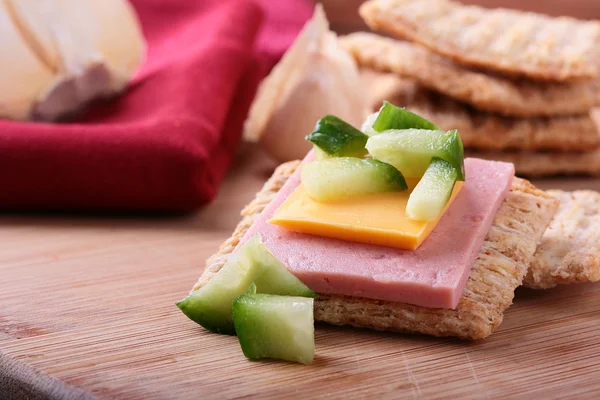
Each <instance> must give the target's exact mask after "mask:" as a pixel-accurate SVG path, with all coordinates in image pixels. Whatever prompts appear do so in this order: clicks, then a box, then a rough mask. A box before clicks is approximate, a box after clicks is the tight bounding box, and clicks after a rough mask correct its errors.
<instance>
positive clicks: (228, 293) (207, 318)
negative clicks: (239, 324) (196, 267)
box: [177, 234, 316, 335]
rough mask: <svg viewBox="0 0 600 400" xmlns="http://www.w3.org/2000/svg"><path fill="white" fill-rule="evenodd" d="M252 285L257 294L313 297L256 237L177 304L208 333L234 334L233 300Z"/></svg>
mask: <svg viewBox="0 0 600 400" xmlns="http://www.w3.org/2000/svg"><path fill="white" fill-rule="evenodd" d="M252 282H254V283H255V284H256V287H257V290H258V291H259V292H260V293H274V294H285V295H290V296H309V297H315V296H316V295H315V293H314V292H313V291H312V290H310V289H309V288H308V287H307V286H306V285H304V284H303V283H302V282H301V281H300V280H299V279H298V278H296V277H295V276H294V275H293V274H292V273H291V272H290V271H289V270H288V269H287V268H286V267H285V266H284V265H283V264H282V263H281V262H280V261H279V260H277V258H275V256H274V255H273V253H271V251H270V250H269V249H268V248H267V246H265V244H264V243H263V242H262V240H261V237H260V235H259V234H257V235H255V236H253V237H252V238H250V240H248V241H247V242H246V243H244V244H243V245H242V246H241V247H240V248H239V249H238V250H237V251H236V252H235V253H234V254H233V255H232V256H231V257H230V258H229V260H228V261H227V263H226V264H225V265H224V266H223V268H221V270H220V271H219V272H217V274H216V275H215V276H214V277H213V278H212V279H211V280H210V281H208V282H207V283H206V284H205V285H204V286H203V287H201V288H200V289H198V290H196V291H195V292H193V293H191V294H190V295H189V296H187V297H186V298H185V299H183V300H181V301H179V302H178V303H177V307H179V309H181V311H183V313H184V314H185V315H186V316H188V318H190V319H191V320H193V321H195V322H197V323H198V324H200V325H202V326H203V327H204V328H206V329H208V330H209V331H212V332H217V333H225V334H231V335H232V334H234V333H235V329H234V325H233V319H232V314H231V305H232V303H233V300H234V299H235V298H236V297H237V296H239V295H241V294H243V293H245V292H246V290H248V287H249V286H250V285H251V284H252Z"/></svg>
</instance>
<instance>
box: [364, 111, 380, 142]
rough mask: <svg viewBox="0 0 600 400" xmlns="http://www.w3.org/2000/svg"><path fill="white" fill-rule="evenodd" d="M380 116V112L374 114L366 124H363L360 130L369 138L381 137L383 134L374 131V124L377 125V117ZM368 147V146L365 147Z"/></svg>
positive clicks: (366, 120)
mask: <svg viewBox="0 0 600 400" xmlns="http://www.w3.org/2000/svg"><path fill="white" fill-rule="evenodd" d="M378 116H379V111H378V112H376V113H373V114H370V115H369V116H368V117H367V119H365V122H363V124H362V126H361V128H360V130H361V131H362V132H363V133H364V134H365V135H367V136H373V135H379V134H380V133H381V132H377V131H376V130H375V129H373V124H374V123H375V120H376V119H377V117H378ZM365 147H366V145H365Z"/></svg>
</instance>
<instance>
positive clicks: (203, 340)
mask: <svg viewBox="0 0 600 400" xmlns="http://www.w3.org/2000/svg"><path fill="white" fill-rule="evenodd" d="M273 167H274V164H273V163H272V162H270V161H268V160H267V159H266V158H265V156H264V154H261V153H260V152H257V151H256V150H255V149H249V150H248V149H247V150H246V151H245V152H244V153H242V154H241V155H240V157H239V161H238V165H237V166H236V168H235V169H234V170H233V171H232V173H231V174H230V176H229V177H228V179H227V181H226V184H225V186H224V188H223V190H222V192H221V194H220V196H219V198H218V199H217V201H216V202H215V203H213V204H212V205H211V206H210V207H208V208H207V209H205V210H204V211H202V212H200V213H199V214H197V215H193V216H187V217H148V216H146V217H143V216H140V217H120V218H119V217H106V216H104V217H102V216H96V217H90V216H79V217H78V216H57V215H53V216H44V215H38V216H31V215H30V216H18V215H12V216H11V215H5V216H0V349H1V350H2V352H4V355H0V399H4V398H10V396H11V393H14V392H8V388H7V387H8V383H7V382H9V381H10V382H11V385H12V389H11V390H15V385H16V386H20V387H21V389H20V390H23V391H24V392H21V393H25V391H26V393H28V396H29V398H35V395H36V393H37V395H38V396H41V397H40V398H47V397H49V396H54V397H56V398H69V397H68V396H69V395H71V398H83V397H85V394H86V393H87V394H88V395H95V396H97V397H98V398H106V399H112V398H123V399H171V398H172V399H187V398H195V399H211V398H239V397H244V398H245V397H250V398H282V397H285V398H303V399H310V398H316V397H325V398H332V399H338V398H339V399H341V398H344V399H345V398H358V399H360V398H363V399H372V398H390V399H402V398H407V399H412V398H448V399H455V398H459V397H460V398H463V397H468V398H527V397H534V396H535V397H536V398H544V399H551V398H557V399H558V398H566V397H576V396H577V397H579V398H598V396H600V346H598V345H597V344H598V342H599V341H600V284H598V285H575V286H570V287H562V288H558V289H556V290H551V291H542V292H535V291H528V290H519V291H517V298H516V300H515V305H514V306H513V307H512V308H510V310H509V311H508V312H507V314H506V318H505V321H504V324H503V325H502V326H501V328H500V329H499V330H498V331H497V332H496V333H495V334H494V335H492V336H491V337H490V338H489V339H487V340H484V341H480V342H475V343H469V342H461V341H458V340H453V339H436V338H429V337H421V336H403V335H396V334H389V333H378V332H370V331H366V330H359V329H352V328H339V327H328V326H317V329H316V347H317V356H316V359H315V363H314V364H313V365H311V366H302V365H295V364H288V363H281V362H251V361H248V360H246V359H245V358H244V356H243V355H242V352H241V350H240V348H239V345H238V343H237V339H236V338H235V337H230V336H219V335H215V334H209V333H207V332H206V331H204V330H203V329H202V328H201V327H199V326H197V325H196V324H194V323H193V322H191V321H189V320H188V319H187V318H186V317H185V316H184V315H183V314H182V313H181V312H179V310H178V309H177V308H176V307H175V305H174V303H175V301H177V300H179V299H180V298H182V297H183V296H184V295H185V294H186V293H187V291H188V290H189V288H190V287H191V286H192V284H193V283H194V282H195V280H196V278H197V277H198V276H199V274H200V272H201V268H202V266H203V260H204V259H205V258H206V257H207V256H208V255H210V254H211V253H212V252H214V251H215V250H216V249H217V247H218V246H219V244H220V243H221V242H222V241H223V240H224V239H225V238H226V237H228V236H229V234H230V232H231V230H232V229H233V227H234V226H235V224H236V223H237V221H238V213H239V210H240V209H241V207H242V206H243V205H244V204H245V203H247V202H248V201H249V200H250V199H251V198H252V197H253V195H254V192H256V191H257V190H258V189H259V188H260V186H261V185H262V183H263V182H264V180H265V179H266V178H267V177H268V176H269V175H270V173H271V172H272V169H273ZM538 183H539V184H540V186H542V187H558V186H561V187H578V188H583V187H589V188H596V189H598V188H599V187H600V183H599V182H598V181H596V180H578V181H573V180H571V181H568V182H566V181H564V182H563V181H544V182H538ZM14 360H18V361H19V363H17V364H15V362H14ZM39 373H42V374H43V375H40V374H39ZM45 374H49V375H52V376H54V377H55V378H56V379H49V378H47V377H45V376H44V375H45ZM81 390H83V391H81Z"/></svg>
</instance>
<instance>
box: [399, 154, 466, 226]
mask: <svg viewBox="0 0 600 400" xmlns="http://www.w3.org/2000/svg"><path fill="white" fill-rule="evenodd" d="M457 179H458V171H457V170H456V168H455V167H454V166H453V165H452V164H450V163H449V162H447V161H445V160H442V159H441V158H437V157H434V158H433V159H432V160H431V163H430V164H429V167H428V168H427V170H426V171H425V174H424V175H423V177H422V178H421V180H420V181H419V183H417V186H415V188H414V189H413V191H412V193H411V194H410V196H409V198H408V203H407V204H406V216H407V217H408V218H410V219H415V220H425V221H435V220H436V219H438V218H439V216H440V215H441V213H442V211H443V210H444V207H446V204H448V201H449V200H450V197H451V195H452V191H453V190H454V185H455V184H456V181H457Z"/></svg>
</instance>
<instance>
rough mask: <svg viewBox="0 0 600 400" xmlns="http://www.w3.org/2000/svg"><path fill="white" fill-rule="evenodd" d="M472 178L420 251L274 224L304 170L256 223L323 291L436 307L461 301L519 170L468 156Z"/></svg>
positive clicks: (254, 227) (270, 242) (299, 273)
mask: <svg viewBox="0 0 600 400" xmlns="http://www.w3.org/2000/svg"><path fill="white" fill-rule="evenodd" d="M465 170H466V176H467V180H466V182H465V185H464V187H463V189H462V190H461V192H460V194H459V195H458V197H457V198H456V199H455V200H454V203H453V204H452V205H451V206H450V208H449V209H448V211H447V212H446V214H445V215H444V216H443V217H442V219H441V220H440V222H439V223H438V225H437V227H436V228H435V229H434V231H433V232H432V233H431V234H430V235H429V237H427V239H425V241H424V242H423V244H422V245H421V246H420V247H419V248H418V249H417V250H415V251H407V250H400V249H394V248H389V247H382V246H375V245H369V244H361V243H352V242H346V241H342V240H337V239H329V238H323V237H319V236H313V235H307V234H302V233H296V232H292V231H289V230H286V229H284V228H281V227H278V226H275V225H271V224H268V223H267V222H266V221H267V220H268V219H269V218H271V216H272V215H273V213H274V212H275V210H276V209H277V208H278V207H279V206H280V205H281V204H282V203H283V202H284V200H285V199H286V198H287V197H288V196H289V195H290V193H292V192H293V191H294V189H295V188H296V186H298V184H299V183H300V176H299V169H298V170H297V171H296V172H295V173H294V174H293V175H292V176H291V177H290V179H289V180H288V182H287V183H286V184H285V185H284V187H283V188H281V190H280V191H279V193H278V194H277V196H276V197H275V199H274V200H273V201H272V202H271V203H270V204H269V205H268V206H267V207H266V208H265V210H264V211H263V212H262V214H261V215H260V217H259V218H258V219H257V220H256V222H255V223H254V224H253V225H252V226H251V227H250V229H249V230H248V232H247V233H246V235H245V236H244V238H243V239H242V243H243V242H245V241H246V240H248V238H250V237H252V236H253V235H254V234H255V233H257V232H260V234H261V235H262V238H263V240H264V242H265V244H266V245H267V247H268V248H269V249H271V251H272V252H273V253H274V254H275V256H276V257H277V258H278V259H279V260H281V261H282V262H283V263H284V264H285V265H286V266H287V267H288V268H289V269H290V270H291V271H292V272H293V273H294V274H295V275H296V276H297V277H298V278H299V279H300V280H302V281H303V282H304V283H305V284H306V285H307V286H309V287H310V288H311V289H312V290H314V291H316V292H317V293H323V294H338V295H348V296H358V297H366V298H372V299H378V300H389V301H396V302H402V303H409V304H415V305H419V306H424V307H430V308H456V306H457V305H458V301H459V299H460V297H461V295H462V292H463V289H464V286H465V283H466V281H467V279H468V278H469V275H470V271H471V267H472V265H473V263H474V261H475V258H476V257H477V254H478V253H479V249H480V248H481V245H482V244H483V240H484V238H485V235H486V233H487V231H488V229H489V228H490V226H491V224H492V222H493V219H494V216H495V214H496V212H497V211H498V208H499V207H500V204H501V203H502V201H503V200H504V198H505V197H506V195H507V193H508V190H509V188H510V185H511V182H512V178H513V176H514V166H513V165H512V164H508V163H502V162H494V161H485V160H480V159H475V158H468V159H466V160H465Z"/></svg>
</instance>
